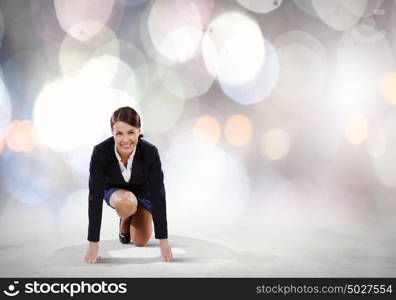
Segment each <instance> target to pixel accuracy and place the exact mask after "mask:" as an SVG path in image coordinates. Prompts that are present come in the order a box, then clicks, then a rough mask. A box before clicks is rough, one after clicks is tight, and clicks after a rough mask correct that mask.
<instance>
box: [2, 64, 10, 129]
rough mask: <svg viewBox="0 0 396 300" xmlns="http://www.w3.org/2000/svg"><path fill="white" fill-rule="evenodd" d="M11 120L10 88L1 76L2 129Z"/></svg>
mask: <svg viewBox="0 0 396 300" xmlns="http://www.w3.org/2000/svg"><path fill="white" fill-rule="evenodd" d="M0 71H1V70H0ZM10 120H11V101H10V96H9V94H8V89H7V87H6V86H5V84H4V81H3V78H2V77H0V131H1V130H2V129H4V127H5V126H7V125H8V123H9V122H10Z"/></svg>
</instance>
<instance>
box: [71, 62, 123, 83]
mask: <svg viewBox="0 0 396 300" xmlns="http://www.w3.org/2000/svg"><path fill="white" fill-rule="evenodd" d="M120 65H121V62H120V60H119V59H118V58H117V57H114V56H110V55H101V56H98V57H95V58H92V59H90V60H89V61H87V62H86V63H85V64H84V66H83V67H82V68H81V70H80V72H79V74H78V80H80V81H81V82H83V83H84V85H86V87H87V88H96V87H97V86H100V87H101V88H103V87H108V86H109V85H110V83H111V82H112V81H113V79H114V77H115V75H116V73H117V70H118V67H119V66H120Z"/></svg>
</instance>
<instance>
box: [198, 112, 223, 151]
mask: <svg viewBox="0 0 396 300" xmlns="http://www.w3.org/2000/svg"><path fill="white" fill-rule="evenodd" d="M193 132H194V136H195V138H196V139H197V140H198V141H199V142H203V143H207V144H213V145H214V144H217V143H218V141H219V139H220V136H221V128H220V124H219V121H217V119H216V118H214V117H212V116H209V115H207V116H202V117H200V118H198V119H197V121H196V122H195V124H194V128H193Z"/></svg>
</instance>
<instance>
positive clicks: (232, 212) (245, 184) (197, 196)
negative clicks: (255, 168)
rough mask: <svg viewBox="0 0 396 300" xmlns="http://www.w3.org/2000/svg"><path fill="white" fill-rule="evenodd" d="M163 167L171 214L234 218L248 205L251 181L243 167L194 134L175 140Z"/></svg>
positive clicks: (188, 132)
mask: <svg viewBox="0 0 396 300" xmlns="http://www.w3.org/2000/svg"><path fill="white" fill-rule="evenodd" d="M163 168H164V172H165V174H166V186H167V195H169V196H168V197H169V199H172V201H170V202H169V206H170V210H172V211H178V212H180V213H184V214H188V215H192V216H202V215H203V214H204V215H205V216H206V217H213V216H216V217H226V218H231V217H238V216H240V215H241V214H242V212H243V210H244V208H245V207H246V205H247V199H249V194H250V179H249V177H248V174H247V172H246V170H245V168H244V166H243V165H242V164H241V163H240V161H239V160H238V159H236V158H234V157H232V156H230V155H229V154H227V153H225V152H224V151H223V150H222V149H221V148H219V147H216V146H211V145H208V144H204V143H201V142H200V141H198V140H196V139H195V137H194V135H193V132H190V131H187V132H181V133H179V134H177V135H176V136H174V137H173V138H172V140H171V143H170V146H169V148H168V150H167V152H166V154H165V156H164V159H163ZM208 170H210V171H208ZM197 183H198V184H197Z"/></svg>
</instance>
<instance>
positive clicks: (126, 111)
mask: <svg viewBox="0 0 396 300" xmlns="http://www.w3.org/2000/svg"><path fill="white" fill-rule="evenodd" d="M118 121H122V122H125V123H127V124H129V125H131V126H133V127H136V128H138V129H140V127H141V126H142V124H141V119H140V116H139V114H138V113H137V112H136V110H134V109H133V108H132V107H130V106H124V107H120V108H119V109H117V110H116V111H115V112H113V114H112V116H111V118H110V126H111V130H113V125H114V124H115V123H116V122H118ZM141 137H143V134H140V135H139V138H141Z"/></svg>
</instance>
